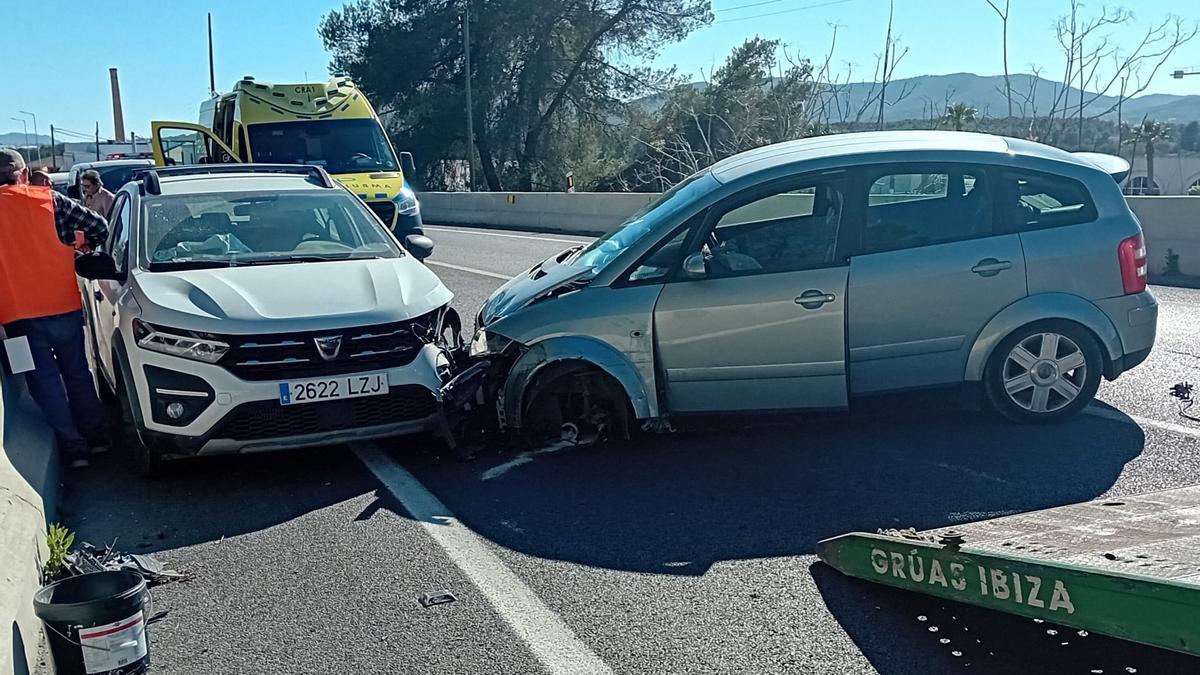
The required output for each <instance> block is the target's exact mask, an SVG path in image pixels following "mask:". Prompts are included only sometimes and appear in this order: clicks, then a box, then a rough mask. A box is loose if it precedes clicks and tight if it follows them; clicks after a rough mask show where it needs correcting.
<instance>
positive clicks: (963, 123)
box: [942, 103, 976, 131]
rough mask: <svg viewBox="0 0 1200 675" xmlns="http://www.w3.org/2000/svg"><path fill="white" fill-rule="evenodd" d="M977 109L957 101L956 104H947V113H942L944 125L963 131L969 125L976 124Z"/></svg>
mask: <svg viewBox="0 0 1200 675" xmlns="http://www.w3.org/2000/svg"><path fill="white" fill-rule="evenodd" d="M975 120H976V110H975V108H973V107H971V106H969V105H967V104H966V103H955V104H954V105H948V106H946V113H945V114H944V115H942V126H944V127H948V128H950V129H954V130H955V131H962V130H964V129H966V128H967V127H969V126H971V125H973V124H975Z"/></svg>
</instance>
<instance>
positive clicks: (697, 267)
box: [683, 251, 708, 279]
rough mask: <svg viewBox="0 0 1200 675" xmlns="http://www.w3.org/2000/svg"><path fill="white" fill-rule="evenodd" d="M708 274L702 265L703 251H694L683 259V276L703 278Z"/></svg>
mask: <svg viewBox="0 0 1200 675" xmlns="http://www.w3.org/2000/svg"><path fill="white" fill-rule="evenodd" d="M707 275H708V270H707V269H706V268H705V265H704V253H703V252H702V251H696V252H695V253H693V254H691V255H689V256H688V257H686V258H684V259H683V276H684V277H686V278H688V279H703V278H704V277H705V276H707Z"/></svg>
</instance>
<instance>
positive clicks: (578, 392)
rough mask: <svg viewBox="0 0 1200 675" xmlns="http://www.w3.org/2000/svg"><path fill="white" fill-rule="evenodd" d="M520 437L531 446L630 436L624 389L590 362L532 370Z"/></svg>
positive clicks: (590, 442) (597, 441)
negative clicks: (532, 374) (534, 373)
mask: <svg viewBox="0 0 1200 675" xmlns="http://www.w3.org/2000/svg"><path fill="white" fill-rule="evenodd" d="M523 413H524V414H523V415H522V425H521V441H522V443H523V444H524V445H525V446H526V447H527V448H529V449H538V448H543V447H546V446H547V445H549V444H552V443H556V442H567V443H571V444H574V445H580V446H590V445H599V444H602V443H605V442H608V441H610V440H614V439H624V438H628V437H629V420H630V419H631V410H630V405H629V400H628V398H627V397H626V395H625V390H624V389H623V388H621V386H620V385H619V384H618V383H617V382H616V381H614V380H613V379H612V378H611V377H609V376H608V375H607V374H605V373H602V372H600V371H599V370H597V369H595V368H592V367H590V366H587V365H570V366H564V367H551V370H550V371H549V372H546V373H538V374H537V375H536V376H534V379H533V381H532V382H531V383H530V385H529V389H528V391H527V393H526V395H525V409H524V411H523Z"/></svg>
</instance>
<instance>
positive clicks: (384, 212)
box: [367, 202, 396, 229]
mask: <svg viewBox="0 0 1200 675" xmlns="http://www.w3.org/2000/svg"><path fill="white" fill-rule="evenodd" d="M367 208H369V209H371V210H372V211H374V212H375V215H377V216H379V219H380V220H382V221H383V224H384V225H386V226H387V227H388V229H391V227H392V220H393V219H394V218H395V217H396V203H395V202H367Z"/></svg>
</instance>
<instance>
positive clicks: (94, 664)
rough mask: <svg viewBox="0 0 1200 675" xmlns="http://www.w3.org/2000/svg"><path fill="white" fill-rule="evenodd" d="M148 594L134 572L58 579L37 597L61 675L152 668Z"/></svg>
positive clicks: (121, 674)
mask: <svg viewBox="0 0 1200 675" xmlns="http://www.w3.org/2000/svg"><path fill="white" fill-rule="evenodd" d="M147 596H148V592H147V591H146V582H145V580H144V579H142V575H141V574H139V573H137V572H132V571H129V570H122V571H119V572H93V573H91V574H81V575H79V576H77V577H70V578H68V579H63V580H62V581H57V582H55V583H53V584H50V585H49V586H46V587H44V588H42V589H40V590H38V592H37V593H34V594H33V611H34V613H35V614H37V615H38V618H39V619H41V620H42V621H43V622H44V623H45V624H46V637H47V639H48V640H49V642H50V654H51V656H53V657H54V668H55V672H56V673H57V674H58V675H99V674H103V675H136V674H137V673H145V672H146V671H148V670H150V641H149V638H148V637H147V636H146V616H145V615H144V613H143V610H142V607H143V605H144V603H145V601H146V598H147Z"/></svg>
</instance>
